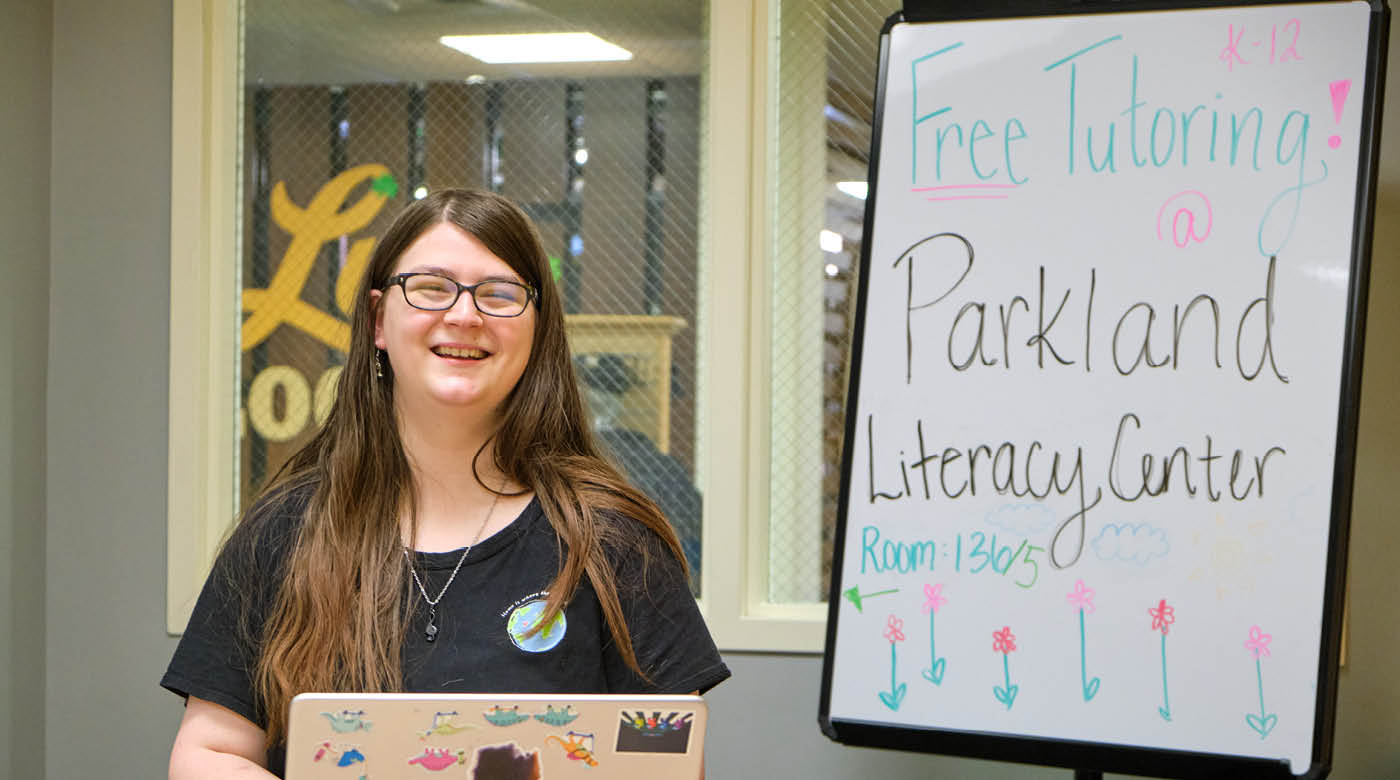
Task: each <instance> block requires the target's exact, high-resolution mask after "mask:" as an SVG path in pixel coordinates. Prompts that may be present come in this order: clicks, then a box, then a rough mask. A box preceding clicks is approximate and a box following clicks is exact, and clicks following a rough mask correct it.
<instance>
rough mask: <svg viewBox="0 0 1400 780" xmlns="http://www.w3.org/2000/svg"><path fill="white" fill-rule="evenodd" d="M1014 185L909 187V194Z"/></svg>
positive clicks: (1003, 187) (999, 187)
mask: <svg viewBox="0 0 1400 780" xmlns="http://www.w3.org/2000/svg"><path fill="white" fill-rule="evenodd" d="M1017 186H1018V185H1015V184H943V185H940V186H938V187H910V188H909V191H910V192H929V191H931V190H968V189H976V190H983V189H1005V190H1010V189H1015V188H1016V187H1017Z"/></svg>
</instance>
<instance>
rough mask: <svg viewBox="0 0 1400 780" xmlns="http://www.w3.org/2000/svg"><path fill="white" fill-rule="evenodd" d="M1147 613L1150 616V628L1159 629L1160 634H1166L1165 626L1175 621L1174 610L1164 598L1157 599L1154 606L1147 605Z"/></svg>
mask: <svg viewBox="0 0 1400 780" xmlns="http://www.w3.org/2000/svg"><path fill="white" fill-rule="evenodd" d="M1147 614H1149V615H1151V616H1152V629H1153V630H1154V631H1161V632H1162V636H1166V635H1167V627H1168V626H1170V625H1171V624H1172V623H1175V622H1176V610H1174V609H1172V608H1171V607H1169V606H1167V600H1166V599H1162V600H1161V601H1158V602H1157V606H1155V607H1148V609H1147Z"/></svg>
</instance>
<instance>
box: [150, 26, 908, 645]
mask: <svg viewBox="0 0 1400 780" xmlns="http://www.w3.org/2000/svg"><path fill="white" fill-rule="evenodd" d="M577 5H578V4H553V3H548V2H541V3H537V4H533V5H531V6H529V7H524V6H521V7H520V8H514V9H507V8H506V7H505V6H498V5H492V4H468V3H451V2H443V1H442V0H318V1H317V2H310V0H295V1H293V2H273V1H272V0H245V1H244V2H242V3H239V2H237V0H202V2H200V3H190V4H183V3H182V4H177V6H176V9H175V35H174V41H175V48H174V58H175V68H174V71H175V74H176V81H175V84H174V86H173V93H172V97H173V101H174V106H175V111H174V118H173V126H172V131H173V134H174V144H173V147H172V163H173V166H172V171H173V172H172V189H173V197H172V236H171V241H172V282H171V285H172V288H171V289H172V292H171V318H172V336H171V338H172V345H171V347H172V349H171V355H172V358H171V360H172V371H171V376H172V382H171V412H170V424H171V448H170V452H171V464H170V559H169V563H170V575H169V576H170V598H169V608H168V623H169V628H170V630H171V631H172V632H178V631H179V630H181V629H182V627H183V625H184V622H185V619H186V617H185V616H186V615H187V614H188V610H189V608H190V606H191V605H192V602H193V599H194V597H195V595H196V594H197V592H198V587H199V583H200V582H201V581H202V579H203V576H204V572H205V571H207V567H208V564H209V562H210V561H211V559H212V555H213V552H214V551H215V550H216V549H217V546H218V544H219V542H220V541H221V539H222V536H223V535H224V534H225V533H226V531H227V529H228V528H229V527H230V524H231V521H232V519H233V518H234V517H235V516H236V515H237V512H238V509H239V508H240V507H241V506H242V505H243V503H244V502H246V501H247V499H248V497H249V496H250V495H251V494H252V493H253V492H255V491H256V489H257V487H258V486H259V485H260V484H261V482H262V480H264V479H265V478H266V477H267V475H268V474H269V473H270V472H271V471H272V470H273V469H275V468H276V466H277V465H279V464H280V462H281V460H282V459H284V458H285V457H286V456H287V454H288V453H289V452H290V451H291V450H292V449H293V448H295V447H296V446H298V445H299V444H300V443H301V442H303V441H304V440H305V437H306V436H307V435H308V432H309V431H310V430H312V429H314V426H315V425H316V424H318V423H319V421H320V420H321V419H323V415H324V413H325V411H326V409H327V408H328V404H329V400H330V393H331V392H332V391H333V382H334V378H335V375H336V372H337V370H338V368H337V367H338V364H339V361H340V360H341V359H342V357H343V353H344V346H343V344H344V339H345V338H346V337H347V333H346V326H345V321H346V316H345V313H344V309H345V308H346V307H347V306H348V305H349V304H348V302H349V300H350V294H351V292H352V291H353V287H354V284H355V283H356V282H357V281H358V276H357V275H356V274H357V272H358V271H360V270H362V268H363V263H364V261H365V259H366V258H367V256H368V252H369V250H370V248H371V247H372V244H373V242H374V241H375V240H376V238H377V236H378V235H379V234H380V233H381V232H382V230H383V229H384V227H385V225H386V224H387V221H388V219H390V218H391V216H392V214H393V213H395V212H396V211H398V210H399V209H400V208H402V206H403V204H404V203H406V202H407V201H408V199H410V198H413V197H415V196H417V195H418V194H419V193H421V192H424V191H427V190H430V189H433V188H437V187H442V186H457V185H462V186H474V187H484V188H491V189H496V190H498V191H500V192H502V193H504V194H506V195H508V196H510V197H512V198H513V199H515V200H517V201H518V202H520V203H522V204H523V205H525V207H526V208H527V210H529V211H530V212H531V214H532V216H533V217H534V218H535V219H536V221H537V223H538V224H539V225H540V228H541V231H542V233H543V234H544V236H545V240H546V242H547V245H548V247H547V248H548V251H549V254H550V256H551V260H552V264H553V266H554V273H555V278H556V283H557V284H559V285H560V286H561V289H562V292H563V294H564V298H565V300H566V304H567V308H568V311H569V319H570V325H569V327H570V331H571V342H572V345H573V347H574V350H575V353H576V359H577V361H578V362H577V365H578V367H579V368H580V373H581V376H582V377H583V379H584V381H585V382H586V383H587V387H588V389H589V395H590V401H591V403H592V404H594V407H595V413H596V414H597V416H598V417H599V418H601V419H602V420H603V424H605V425H607V424H611V425H614V426H617V428H619V429H625V430H628V431H635V432H640V433H641V435H642V436H643V437H644V438H645V439H646V440H647V442H646V443H647V444H648V447H647V448H646V449H645V450H644V451H643V452H641V453H640V454H638V453H631V454H632V455H633V456H634V457H640V458H642V459H643V461H642V465H643V468H642V469H640V470H639V471H635V472H634V473H633V476H634V478H635V479H636V481H638V482H639V483H641V485H642V487H643V488H644V489H650V490H653V491H655V492H654V495H657V497H658V498H659V499H660V503H662V505H663V508H667V505H668V503H669V504H670V505H671V507H674V506H677V505H683V504H685V503H686V502H687V501H689V502H691V503H692V504H693V505H696V506H703V510H704V517H705V521H704V533H703V534H702V533H700V529H699V527H698V523H697V524H695V525H694V527H690V526H687V527H684V528H681V532H682V536H683V537H688V539H689V541H690V544H689V545H688V548H687V552H688V554H691V555H693V556H694V558H695V559H697V560H698V561H699V563H700V564H701V565H700V566H699V567H697V568H698V569H700V570H701V571H702V573H703V575H704V576H702V577H700V578H698V581H697V582H696V586H697V589H698V593H699V594H700V596H701V601H702V604H703V606H704V607H705V609H706V612H707V616H708V618H709V620H710V622H711V625H712V628H713V629H714V630H715V632H716V635H717V637H718V638H719V640H720V643H721V645H722V646H723V647H725V648H728V649H766V650H816V649H819V647H820V644H821V637H822V620H823V619H824V616H825V612H824V608H823V607H822V605H821V601H822V599H823V598H824V597H825V593H826V587H827V586H826V582H827V580H826V577H827V574H826V573H825V572H824V571H823V565H822V561H823V560H826V559H827V557H828V556H829V545H830V536H831V527H832V524H833V522H834V512H835V486H836V485H837V484H838V483H839V463H840V460H839V457H840V440H841V433H842V430H841V425H840V419H841V417H842V409H841V407H842V404H843V398H844V390H845V376H844V365H845V352H846V350H847V346H846V343H847V340H848V337H847V335H846V333H847V332H848V329H849V318H850V310H849V302H850V299H851V291H852V289H853V288H852V286H851V285H852V283H853V278H854V277H853V272H854V269H855V267H856V263H855V258H857V257H858V253H859V244H858V242H859V234H860V228H859V216H860V213H861V210H862V207H861V204H860V202H859V201H858V200H854V199H852V198H851V196H848V195H844V194H841V193H839V192H838V191H837V190H836V189H835V188H834V182H836V181H838V180H848V179H849V180H863V179H864V155H865V154H866V151H867V149H868V133H869V130H868V127H869V113H870V106H869V102H870V101H869V97H868V94H867V93H868V92H869V90H870V89H871V88H872V87H873V85H874V62H875V54H874V52H875V48H876V44H877V41H876V36H877V33H878V29H879V25H880V23H881V22H882V21H883V17H884V15H885V14H884V13H883V11H880V12H877V11H875V10H874V9H873V8H871V7H867V6H865V5H863V4H860V5H858V6H852V5H851V4H850V3H827V2H817V1H816V0H813V1H811V2H798V1H797V0H783V1H782V2H778V0H773V1H772V2H771V3H764V2H760V0H712V1H711V2H710V3H709V4H708V6H707V5H705V4H701V3H696V2H691V0H668V2H660V3H657V2H652V1H651V0H646V2H643V1H642V0H636V1H635V2H625V3H602V2H599V3H593V4H590V5H591V6H592V7H591V8H587V9H580V8H578V7H577ZM511 14H523V16H515V17H511V19H507V20H504V21H503V18H504V17H508V16H510V15H511ZM857 20H858V24H856V23H855V21H857ZM493 25H496V26H499V27H501V28H504V27H510V28H511V29H512V30H517V31H518V30H525V29H530V30H532V31H534V30H543V31H556V30H571V31H572V30H578V29H587V30H588V31H589V32H593V33H594V34H596V35H598V36H599V37H601V38H604V39H606V40H609V41H610V42H612V43H615V44H616V45H618V46H621V47H623V48H625V49H628V50H629V51H631V52H632V55H633V56H632V59H631V60H628V61H622V62H609V63H589V64H579V63H573V64H551V65H523V64H515V65H499V64H498V65H488V64H486V63H483V62H480V61H477V60H475V59H472V58H469V57H467V56H465V55H463V54H461V53H459V52H457V51H455V50H452V49H449V48H448V47H446V46H444V45H443V44H441V43H439V42H438V37H439V36H441V35H448V34H456V33H465V32H472V33H478V32H483V31H489V30H490V29H492V27H493ZM856 29H858V30H859V32H857V31H855V30H856ZM775 31H776V32H777V34H770V33H774V32H775ZM357 204H358V208H357V207H356V206H357ZM308 214H314V215H315V216H316V217H318V218H319V219H310V218H306V217H303V216H299V215H308ZM823 229H825V230H828V231H831V233H833V234H837V235H839V236H840V237H841V239H840V240H841V247H840V249H838V250H836V251H824V250H823V249H822V246H821V244H820V243H819V235H820V234H821V233H822V231H823ZM827 240H828V241H830V236H828V239H827ZM831 248H833V249H834V247H831ZM192 378H193V379H192ZM605 439H606V437H605ZM620 448H621V445H615V449H620ZM618 454H619V455H620V456H621V457H622V458H623V459H624V460H625V459H626V458H627V457H628V454H627V453H618ZM658 457H661V458H664V460H659V459H658ZM647 458H650V459H651V460H650V461H647V460H646V459H647ZM657 463H668V464H670V465H671V466H674V468H671V469H669V473H670V474H672V475H673V476H674V475H675V474H679V475H681V479H680V480H679V481H676V480H672V482H671V484H673V485H675V484H678V485H679V486H680V487H681V488H682V490H681V491H680V492H681V493H683V494H684V495H679V496H669V497H668V496H667V495H664V494H659V493H661V491H662V490H663V488H662V487H657V486H655V485H653V486H652V487H650V488H649V487H648V478H649V477H648V475H647V474H646V473H644V472H645V467H646V466H647V465H648V464H650V465H652V466H654V465H656V464H657ZM623 465H624V468H626V467H627V466H626V464H625V463H624V464H623ZM653 470H654V471H655V470H658V469H653ZM658 484H660V483H658ZM658 494H659V495H658ZM668 511H669V512H670V513H671V514H672V516H673V519H674V518H676V517H679V516H680V515H681V514H683V513H684V511H685V510H684V509H683V508H682V509H680V510H678V509H675V508H669V509H668ZM678 525H681V523H680V522H678Z"/></svg>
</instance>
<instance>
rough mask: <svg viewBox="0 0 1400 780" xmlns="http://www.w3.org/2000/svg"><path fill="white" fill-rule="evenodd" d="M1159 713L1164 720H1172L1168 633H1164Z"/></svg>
mask: <svg viewBox="0 0 1400 780" xmlns="http://www.w3.org/2000/svg"><path fill="white" fill-rule="evenodd" d="M1157 714H1158V715H1161V716H1162V720H1165V721H1167V722H1168V723H1170V722H1171V719H1172V705H1171V701H1170V700H1168V699H1167V635H1166V634H1165V633H1164V634H1162V706H1160V707H1158V708H1157Z"/></svg>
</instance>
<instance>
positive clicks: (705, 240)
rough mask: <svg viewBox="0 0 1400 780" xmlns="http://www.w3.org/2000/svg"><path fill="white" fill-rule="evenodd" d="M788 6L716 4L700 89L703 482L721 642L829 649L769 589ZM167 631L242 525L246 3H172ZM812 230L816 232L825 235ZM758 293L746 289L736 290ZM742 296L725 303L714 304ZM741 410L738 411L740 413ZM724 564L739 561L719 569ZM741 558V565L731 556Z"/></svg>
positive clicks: (714, 625)
mask: <svg viewBox="0 0 1400 780" xmlns="http://www.w3.org/2000/svg"><path fill="white" fill-rule="evenodd" d="M778 2H779V0H709V13H708V16H709V19H708V25H707V26H708V29H709V32H710V40H709V46H708V56H707V59H706V63H705V66H704V67H705V68H706V69H707V70H708V78H707V79H706V80H705V87H704V92H705V94H704V97H703V98H702V101H703V107H702V112H701V113H702V117H703V119H702V121H703V122H704V123H705V128H704V132H703V135H702V137H703V138H705V139H706V142H705V144H704V148H702V150H701V174H700V175H701V197H700V208H701V214H700V224H701V237H700V256H701V257H702V258H704V262H703V263H702V267H701V269H700V282H699V284H700V296H701V302H700V311H699V314H698V321H697V324H696V327H697V337H698V339H699V344H698V349H697V355H698V356H699V360H700V363H701V366H702V369H701V376H703V377H704V381H703V383H702V384H701V386H700V387H699V388H697V400H698V408H697V416H696V419H697V422H696V425H697V431H696V434H697V442H698V446H697V472H698V473H697V481H698V482H699V485H700V488H701V491H702V494H703V495H704V507H705V511H704V520H703V523H704V525H703V528H704V530H703V541H702V546H703V558H702V560H703V561H704V562H705V571H704V576H703V577H702V592H701V596H700V603H701V608H702V610H703V611H704V612H705V615H706V620H707V622H708V623H709V626H710V630H711V632H712V633H713V634H714V637H715V640H716V642H717V643H718V644H719V646H720V648H721V649H723V650H729V651H735V650H737V651H770V652H772V651H777V652H820V651H821V649H822V646H823V643H824V640H825V633H826V626H825V623H826V611H827V610H826V605H825V604H824V603H822V602H815V603H808V604H780V603H774V602H772V601H770V600H769V599H768V596H767V594H768V593H769V587H768V586H769V570H768V562H769V553H770V550H769V543H768V537H769V527H770V519H771V517H772V516H773V515H774V514H776V513H780V512H782V511H783V508H782V507H778V508H770V506H769V490H768V482H769V480H770V475H771V473H772V472H771V470H770V467H769V449H770V445H769V438H770V436H769V421H770V408H769V407H770V404H771V403H772V390H771V388H772V381H771V380H772V377H771V372H770V370H769V363H768V354H769V349H770V343H771V342H770V333H769V328H770V323H771V313H770V311H769V308H770V303H769V301H770V293H771V287H770V282H769V275H770V274H769V265H770V263H771V262H772V261H771V258H770V252H771V249H770V246H771V244H770V237H771V236H770V234H771V232H772V231H771V228H770V227H769V223H770V221H771V219H770V217H771V211H770V209H771V206H772V201H773V198H772V196H771V194H770V190H771V187H770V183H769V180H770V177H769V168H770V166H769V164H768V162H767V161H769V160H771V159H772V152H773V149H772V146H773V143H774V142H773V140H772V139H773V137H774V135H775V133H774V132H773V131H774V129H775V125H774V122H775V115H776V112H775V111H774V110H773V100H774V97H775V96H774V91H775V90H774V85H773V76H772V74H773V73H774V72H775V70H774V62H775V60H774V58H775V56H776V47H775V46H774V44H773V41H774V38H773V33H774V32H775V31H776V30H777V24H778V17H777V8H778ZM173 10H174V19H173V22H174V24H173V42H172V84H171V109H172V110H171V138H172V140H171V211H170V216H171V228H170V270H171V274H170V377H169V379H170V382H169V389H170V408H169V426H170V427H169V441H168V443H169V463H168V470H167V473H168V478H169V483H168V496H167V512H168V515H167V525H168V547H167V599H166V602H167V603H166V623H167V630H168V631H169V633H171V634H179V633H181V632H182V631H183V630H184V626H185V624H186V623H187V622H188V619H189V614H190V610H191V609H192V608H193V604H194V601H195V599H196V598H197V596H198V594H199V590H200V587H201V586H202V583H203V581H204V579H205V577H206V576H207V574H208V571H209V568H210V565H211V564H212V562H213V557H214V555H215V553H216V552H217V550H218V547H219V544H220V543H221V542H222V540H223V539H224V537H225V536H226V535H227V533H228V530H229V529H230V528H231V526H232V522H233V519H234V507H235V502H236V498H235V494H234V486H235V485H236V484H237V480H236V473H235V469H236V466H237V463H236V459H235V457H234V442H235V431H236V426H238V425H241V424H243V423H242V421H241V420H239V419H238V414H239V403H238V398H237V393H236V386H237V381H238V357H239V356H238V353H237V343H238V342H237V335H238V334H237V328H236V326H235V323H236V316H237V311H236V307H237V302H238V288H237V283H236V278H237V275H236V274H234V273H227V272H224V271H223V270H220V269H229V268H237V267H238V262H239V256H240V255H239V236H240V235H241V231H240V230H239V227H238V226H239V224H240V222H239V220H240V213H239V212H240V203H241V200H240V194H239V187H240V181H239V176H238V171H239V166H240V165H241V155H240V141H239V133H238V129H239V128H240V127H241V126H242V119H241V117H242V90H241V88H240V86H241V83H242V48H241V47H242V41H241V39H240V25H239V20H240V18H241V13H242V2H241V0H197V1H196V2H190V3H176V4H174V6H173ZM814 240H815V238H814ZM736 287H738V288H740V289H742V290H744V296H746V297H743V296H741V297H739V298H737V299H736V297H735V294H734V290H735V288H736ZM718 300H726V301H731V302H736V303H735V304H734V307H733V309H727V310H726V311H723V312H720V311H716V310H715V308H714V303H713V302H714V301H718ZM734 410H738V413H737V414H736V413H735V411H734ZM716 561H725V562H726V564H721V565H715V563H714V562H716ZM734 564H738V565H734Z"/></svg>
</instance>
